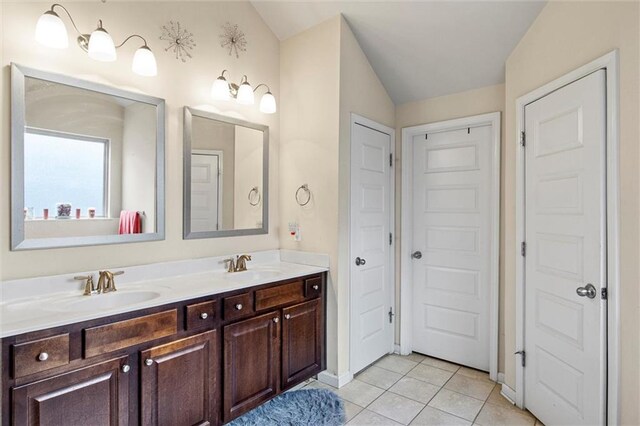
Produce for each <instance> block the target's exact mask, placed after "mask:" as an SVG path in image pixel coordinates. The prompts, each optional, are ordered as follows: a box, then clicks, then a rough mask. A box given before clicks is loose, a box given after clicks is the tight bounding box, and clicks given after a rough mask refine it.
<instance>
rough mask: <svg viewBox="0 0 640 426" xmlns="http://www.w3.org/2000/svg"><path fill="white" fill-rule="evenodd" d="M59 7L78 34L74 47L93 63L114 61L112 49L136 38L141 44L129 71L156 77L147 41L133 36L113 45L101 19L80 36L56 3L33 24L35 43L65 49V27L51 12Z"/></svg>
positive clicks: (67, 12)
mask: <svg viewBox="0 0 640 426" xmlns="http://www.w3.org/2000/svg"><path fill="white" fill-rule="evenodd" d="M56 8H59V9H62V10H64V11H65V13H66V14H67V16H68V17H69V20H70V21H71V24H72V25H73V28H74V29H75V30H76V32H77V33H78V38H77V42H78V46H80V48H81V49H82V50H84V51H85V52H87V54H88V55H89V57H90V58H91V59H95V60H96V61H103V62H111V61H115V60H116V59H117V53H116V49H119V48H120V47H122V46H124V44H125V43H126V42H128V41H129V40H131V39H132V38H136V37H137V38H139V39H141V40H142V42H143V43H144V44H143V45H142V46H141V47H140V48H138V50H136V53H135V55H134V56H133V63H132V64H131V70H132V71H133V72H134V73H136V74H138V75H142V76H145V77H153V76H155V75H157V74H158V67H157V65H156V58H155V56H154V55H153V52H151V49H149V46H148V45H147V40H145V39H144V37H142V36H140V35H138V34H133V35H130V36H129V37H127V38H125V39H124V41H123V42H122V43H120V44H119V45H115V43H114V42H113V39H112V38H111V36H110V35H109V33H108V32H107V30H105V29H104V28H103V27H102V20H98V27H97V28H96V29H95V30H94V31H93V32H92V33H91V34H84V33H82V32H81V31H80V30H79V29H78V27H77V26H76V23H75V22H74V20H73V18H72V17H71V14H70V13H69V11H68V10H67V9H66V8H65V7H64V6H62V5H60V4H57V3H56V4H53V5H51V9H50V10H47V11H46V12H45V13H44V14H42V16H41V17H40V19H38V23H37V24H36V34H35V36H36V41H37V42H38V43H40V44H42V45H44V46H47V47H52V48H54V49H66V48H67V47H69V36H68V35H67V27H66V26H65V25H64V22H62V19H61V18H60V16H59V15H58V14H57V13H56V12H55V9H56Z"/></svg>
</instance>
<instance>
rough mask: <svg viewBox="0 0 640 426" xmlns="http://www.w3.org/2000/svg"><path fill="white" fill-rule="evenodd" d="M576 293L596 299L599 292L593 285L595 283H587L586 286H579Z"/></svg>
mask: <svg viewBox="0 0 640 426" xmlns="http://www.w3.org/2000/svg"><path fill="white" fill-rule="evenodd" d="M576 293H577V294H578V296H580V297H588V298H589V299H594V298H595V297H596V294H597V293H598V292H597V291H596V288H595V287H594V286H593V284H587V285H586V286H584V287H578V288H577V289H576Z"/></svg>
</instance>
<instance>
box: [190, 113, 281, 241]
mask: <svg viewBox="0 0 640 426" xmlns="http://www.w3.org/2000/svg"><path fill="white" fill-rule="evenodd" d="M193 116H196V117H201V118H207V119H210V120H217V121H222V122H225V123H229V124H235V125H237V126H243V127H249V128H251V129H255V130H259V131H261V132H262V135H263V137H262V228H252V229H227V230H221V231H206V232H192V231H191V197H190V194H191V139H192V136H191V126H192V123H193ZM183 133H184V141H183V145H184V150H183V164H184V172H183V176H184V185H183V191H184V193H183V199H184V202H183V213H182V220H183V227H182V231H183V232H182V237H183V239H185V240H194V239H199V238H222V237H236V236H242V235H261V234H268V233H269V126H265V125H263V124H256V123H251V122H249V121H245V120H240V119H238V118H232V117H227V116H225V115H220V114H215V113H212V112H208V111H202V110H199V109H195V108H191V107H188V106H185V107H184V122H183Z"/></svg>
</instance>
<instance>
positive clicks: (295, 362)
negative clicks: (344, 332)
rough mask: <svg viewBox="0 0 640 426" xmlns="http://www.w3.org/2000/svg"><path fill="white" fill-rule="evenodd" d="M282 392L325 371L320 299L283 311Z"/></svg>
mask: <svg viewBox="0 0 640 426" xmlns="http://www.w3.org/2000/svg"><path fill="white" fill-rule="evenodd" d="M282 313H283V316H282V317H283V321H282V388H283V389H287V388H290V387H292V386H295V385H297V384H298V383H300V382H301V381H303V380H306V379H307V378H308V377H309V376H311V375H314V374H318V372H320V371H322V369H323V368H322V361H323V359H324V353H323V350H324V345H323V343H324V341H323V339H324V325H323V323H322V318H323V316H322V304H321V303H320V299H315V300H311V301H309V302H305V303H301V304H299V305H295V306H291V307H290V308H285V309H283V310H282Z"/></svg>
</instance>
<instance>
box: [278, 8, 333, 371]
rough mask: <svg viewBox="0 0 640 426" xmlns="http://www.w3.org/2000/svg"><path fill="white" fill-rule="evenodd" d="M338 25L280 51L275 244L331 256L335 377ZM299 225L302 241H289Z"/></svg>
mask: <svg viewBox="0 0 640 426" xmlns="http://www.w3.org/2000/svg"><path fill="white" fill-rule="evenodd" d="M339 52H340V20H339V18H337V17H336V18H333V19H330V20H329V21H326V22H324V23H321V24H320V25H318V26H316V27H314V28H311V29H309V30H307V31H305V32H303V33H301V34H298V35H296V36H294V37H291V38H289V39H287V40H285V41H283V42H282V44H281V47H280V81H281V82H282V84H281V87H282V95H281V99H282V103H281V107H280V117H281V122H280V129H281V142H280V158H281V161H282V164H283V167H282V170H281V172H280V181H279V184H280V193H281V197H280V217H281V221H280V242H281V244H280V245H281V247H282V248H285V249H296V250H304V251H315V252H321V253H327V254H329V255H330V256H331V260H330V262H331V273H330V278H329V280H330V283H329V291H328V300H327V323H328V325H327V367H328V369H329V370H330V371H332V372H336V371H337V365H338V360H337V353H338V351H337V346H336V345H337V322H336V321H337V318H338V315H339V314H338V312H337V289H336V287H335V285H336V282H337V281H336V280H337V275H336V269H335V268H336V259H337V247H338V233H337V229H338V197H337V194H338V140H339V134H338V132H339V113H338V106H339V102H340V100H339V96H340V93H339V90H340V82H339V79H340V63H339V59H340V57H339V55H340V53H339ZM304 183H307V184H308V185H309V189H310V190H311V192H312V194H313V195H312V199H311V202H310V203H309V204H308V205H307V206H305V207H300V206H299V205H298V204H297V203H296V201H295V198H294V194H295V192H296V189H297V188H298V187H299V186H300V185H302V184H304ZM289 222H298V223H299V224H300V227H301V235H302V241H300V242H295V241H293V240H292V238H291V237H290V236H289V232H288V223H289Z"/></svg>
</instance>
